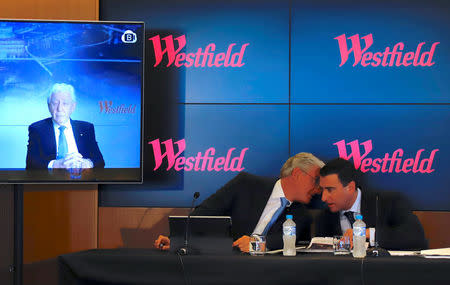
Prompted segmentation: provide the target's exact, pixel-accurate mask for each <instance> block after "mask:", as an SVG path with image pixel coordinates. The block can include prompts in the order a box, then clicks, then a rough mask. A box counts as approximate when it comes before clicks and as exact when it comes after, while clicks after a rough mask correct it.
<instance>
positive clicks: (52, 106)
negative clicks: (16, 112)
mask: <svg viewBox="0 0 450 285" xmlns="http://www.w3.org/2000/svg"><path fill="white" fill-rule="evenodd" d="M47 104H48V110H49V111H50V114H51V118H47V119H44V120H41V121H38V122H35V123H33V124H31V125H30V126H29V128H28V150H27V160H26V168H27V169H46V168H72V167H76V168H93V167H100V168H102V167H104V166H105V162H104V160H103V156H102V154H101V152H100V149H99V147H98V144H97V141H96V140H95V131H94V125H92V124H91V123H88V122H84V121H77V120H72V119H70V116H71V115H72V113H73V111H74V110H75V107H76V97H75V91H74V88H73V86H72V85H69V84H65V83H57V84H54V85H53V87H52V89H51V91H50V93H49V96H48V98H47Z"/></svg>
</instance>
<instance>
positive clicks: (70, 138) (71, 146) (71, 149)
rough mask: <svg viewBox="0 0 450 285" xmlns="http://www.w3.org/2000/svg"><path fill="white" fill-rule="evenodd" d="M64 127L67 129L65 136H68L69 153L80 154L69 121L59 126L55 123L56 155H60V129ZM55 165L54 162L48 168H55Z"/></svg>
mask: <svg viewBox="0 0 450 285" xmlns="http://www.w3.org/2000/svg"><path fill="white" fill-rule="evenodd" d="M60 126H64V127H66V128H65V129H64V135H65V136H66V141H67V153H68V154H69V153H74V152H78V148H77V144H76V142H75V136H74V135H73V129H72V124H70V120H68V121H67V122H66V123H64V124H61V125H59V124H57V123H56V122H55V121H53V129H54V131H55V139H56V153H58V146H59V133H60V130H59V127H60ZM54 163H55V160H52V161H50V162H49V163H48V168H53V164H54Z"/></svg>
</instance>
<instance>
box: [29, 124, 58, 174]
mask: <svg viewBox="0 0 450 285" xmlns="http://www.w3.org/2000/svg"><path fill="white" fill-rule="evenodd" d="M41 143H42V142H41V135H40V133H39V131H38V129H37V128H36V127H34V126H33V125H31V126H29V127H28V147H27V160H26V169H45V168H47V167H48V164H49V162H50V160H52V158H49V157H47V158H46V157H45V155H44V154H42V153H41V147H40V144H41Z"/></svg>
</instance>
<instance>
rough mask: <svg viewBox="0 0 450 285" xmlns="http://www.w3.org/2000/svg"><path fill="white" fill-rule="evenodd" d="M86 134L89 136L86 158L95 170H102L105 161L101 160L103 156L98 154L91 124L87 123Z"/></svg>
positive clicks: (98, 150) (98, 149)
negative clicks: (87, 129)
mask: <svg viewBox="0 0 450 285" xmlns="http://www.w3.org/2000/svg"><path fill="white" fill-rule="evenodd" d="M88 134H89V142H88V146H89V147H88V149H89V154H88V157H87V158H89V159H90V160H91V161H92V163H93V164H94V167H95V168H104V167H105V161H104V160H103V155H102V153H101V152H100V148H99V147H98V143H97V140H96V139H95V130H94V125H93V124H91V123H89V131H88Z"/></svg>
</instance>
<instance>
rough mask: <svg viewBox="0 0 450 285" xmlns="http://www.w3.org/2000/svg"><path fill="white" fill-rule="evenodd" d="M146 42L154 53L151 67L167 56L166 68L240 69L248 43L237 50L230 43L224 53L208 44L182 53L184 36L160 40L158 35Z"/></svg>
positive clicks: (184, 41)
mask: <svg viewBox="0 0 450 285" xmlns="http://www.w3.org/2000/svg"><path fill="white" fill-rule="evenodd" d="M148 40H149V41H152V43H153V48H154V51H155V59H156V62H155V64H154V65H153V67H156V66H158V65H159V64H160V63H161V61H162V60H163V58H164V55H166V56H167V65H166V66H167V67H169V66H171V65H172V64H174V65H175V66H176V67H182V66H185V67H221V66H224V67H242V66H244V65H245V63H244V53H245V49H246V48H247V46H248V45H249V43H246V44H243V45H242V46H241V48H240V49H239V47H236V48H235V46H236V44H235V43H232V44H230V45H229V46H228V48H227V49H226V51H225V52H217V51H216V45H215V44H214V43H210V44H208V45H207V46H206V47H205V48H201V47H200V48H198V49H197V51H196V52H193V53H184V52H180V51H181V50H182V49H183V48H184V47H185V46H186V36H185V35H182V36H179V37H176V38H175V39H174V38H173V36H172V35H170V36H167V37H164V38H162V40H161V38H160V36H159V35H156V36H154V37H151V38H149V39H148ZM162 42H164V44H165V48H163V47H162ZM175 42H176V44H175ZM176 46H177V48H176ZM238 50H239V51H238ZM216 52H217V53H216Z"/></svg>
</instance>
